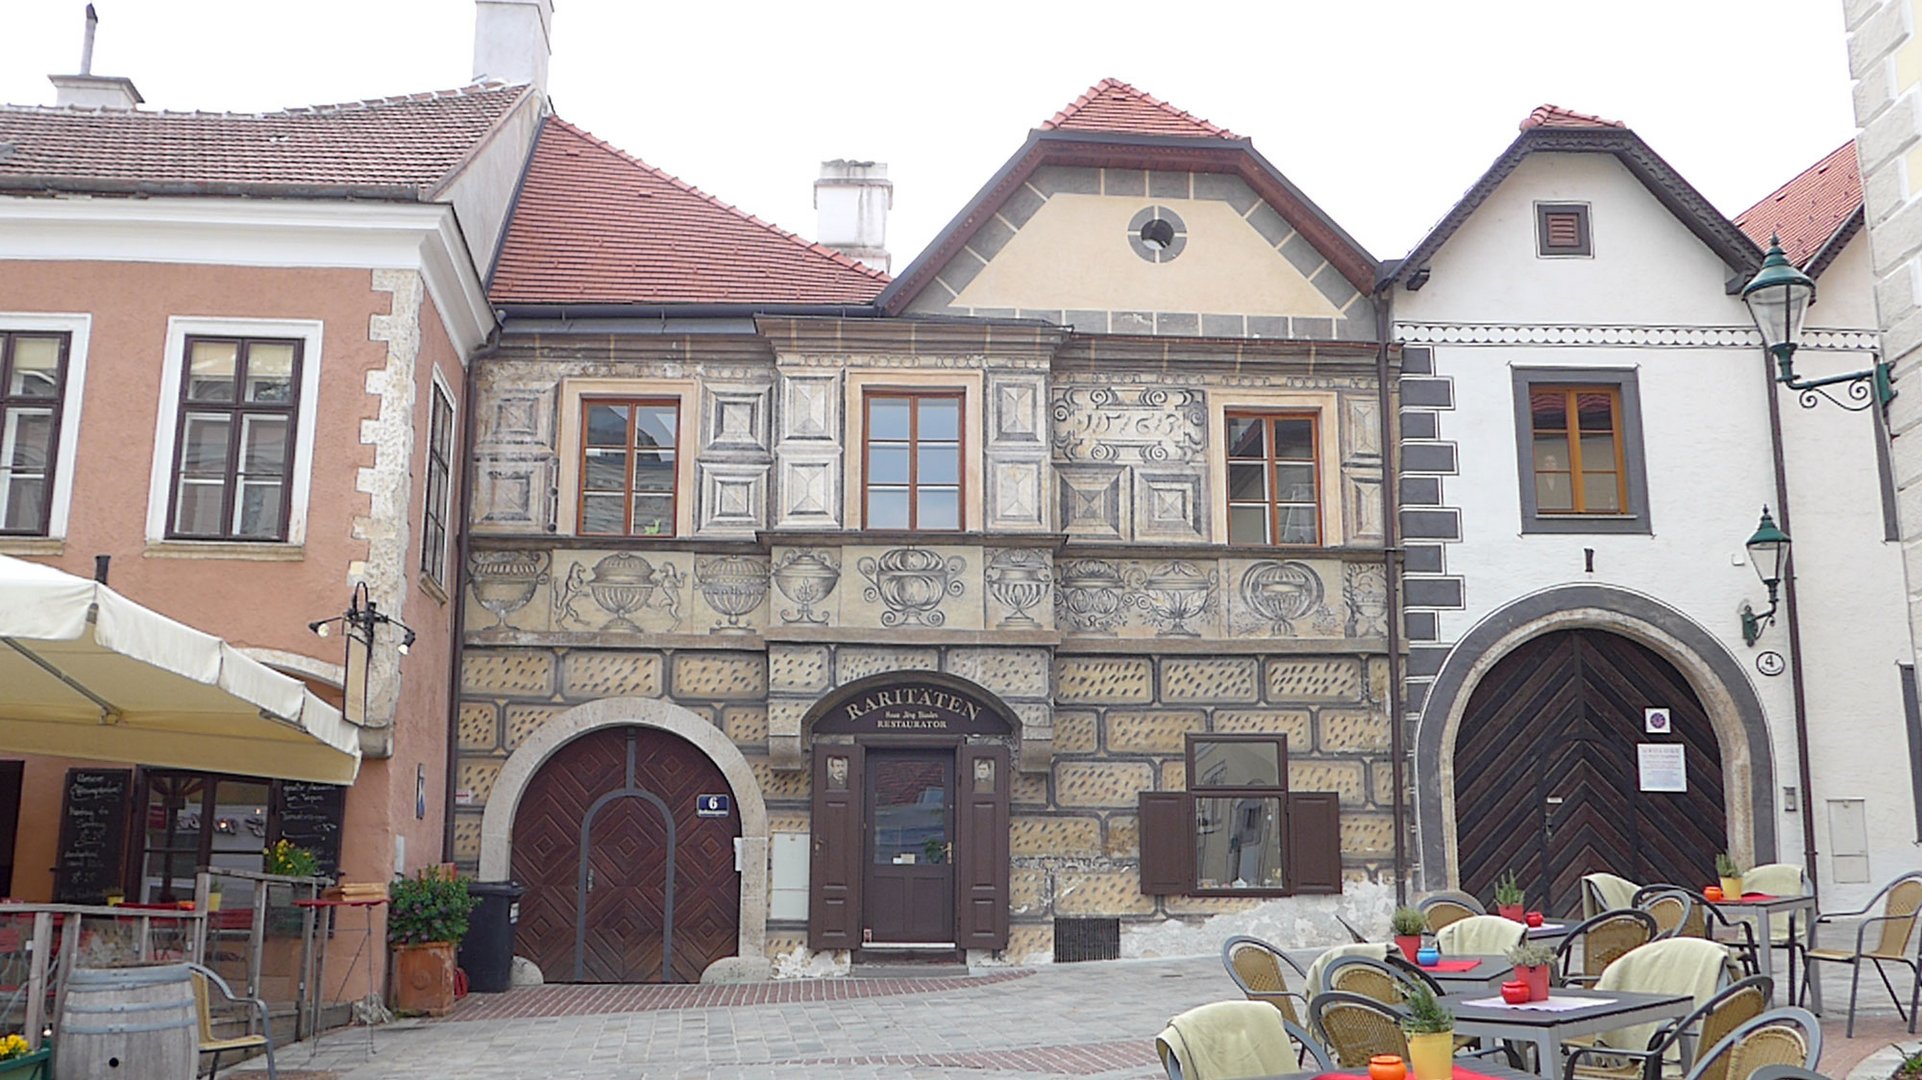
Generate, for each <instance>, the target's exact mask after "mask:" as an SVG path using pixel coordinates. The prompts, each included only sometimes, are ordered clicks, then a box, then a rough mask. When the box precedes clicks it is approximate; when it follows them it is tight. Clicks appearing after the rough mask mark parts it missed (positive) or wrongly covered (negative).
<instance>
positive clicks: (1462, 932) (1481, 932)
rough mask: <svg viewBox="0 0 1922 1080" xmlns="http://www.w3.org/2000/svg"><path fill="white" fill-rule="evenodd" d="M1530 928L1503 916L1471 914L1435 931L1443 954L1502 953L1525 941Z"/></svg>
mask: <svg viewBox="0 0 1922 1080" xmlns="http://www.w3.org/2000/svg"><path fill="white" fill-rule="evenodd" d="M1527 933H1528V927H1526V926H1523V925H1522V924H1521V923H1518V922H1516V921H1515V920H1513V919H1504V918H1502V917H1501V916H1500V915H1471V916H1469V917H1468V918H1466V919H1462V920H1461V921H1459V922H1452V923H1449V924H1448V925H1447V926H1444V927H1442V928H1441V929H1440V930H1438V931H1436V933H1435V945H1436V947H1437V948H1439V949H1441V951H1442V955H1443V956H1500V955H1502V954H1503V953H1506V952H1507V951H1508V950H1510V949H1512V948H1514V947H1515V946H1517V945H1519V944H1521V943H1522V936H1523V935H1525V934H1527Z"/></svg>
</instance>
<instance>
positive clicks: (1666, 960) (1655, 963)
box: [1595, 938, 1772, 1049]
mask: <svg viewBox="0 0 1922 1080" xmlns="http://www.w3.org/2000/svg"><path fill="white" fill-rule="evenodd" d="M1729 981H1730V980H1729V963H1728V951H1727V950H1726V949H1723V948H1722V947H1721V946H1720V945H1717V944H1715V943H1714V942H1712V941H1703V940H1701V939H1700V938H1669V939H1667V940H1665V941H1651V942H1649V943H1648V944H1646V945H1642V946H1640V947H1639V948H1636V949H1632V950H1630V951H1629V952H1626V953H1624V954H1622V955H1621V956H1619V957H1617V958H1616V959H1615V960H1614V962H1612V963H1610V964H1609V965H1608V968H1607V970H1605V971H1603V972H1602V974H1601V977H1600V978H1598V979H1597V980H1596V982H1595V989H1596V990H1597V991H1599V992H1601V993H1603V994H1606V993H1607V992H1608V991H1610V990H1621V991H1628V992H1631V993H1642V994H1669V995H1679V994H1686V995H1688V997H1689V998H1690V999H1691V1000H1692V1001H1693V1002H1694V1005H1693V1008H1695V1009H1700V1008H1702V1007H1703V1006H1705V1005H1707V1004H1708V1003H1709V1002H1710V1001H1712V1000H1714V999H1715V996H1716V995H1717V994H1719V993H1721V992H1722V989H1723V988H1724V987H1726V986H1727V985H1728V984H1729ZM1771 989H1772V987H1771ZM1661 1028H1662V1025H1661V1024H1660V1023H1647V1024H1631V1025H1628V1026H1627V1027H1621V1028H1616V1029H1615V1030H1613V1031H1607V1032H1604V1033H1603V1034H1602V1035H1600V1036H1599V1037H1598V1038H1597V1041H1598V1042H1601V1043H1604V1044H1606V1045H1608V1046H1615V1047H1622V1048H1629V1049H1632V1048H1641V1047H1646V1046H1648V1044H1649V1042H1650V1041H1651V1040H1653V1039H1654V1038H1655V1036H1656V1033H1657V1032H1658V1031H1660V1030H1661Z"/></svg>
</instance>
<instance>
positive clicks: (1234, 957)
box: [1221, 934, 1308, 1026]
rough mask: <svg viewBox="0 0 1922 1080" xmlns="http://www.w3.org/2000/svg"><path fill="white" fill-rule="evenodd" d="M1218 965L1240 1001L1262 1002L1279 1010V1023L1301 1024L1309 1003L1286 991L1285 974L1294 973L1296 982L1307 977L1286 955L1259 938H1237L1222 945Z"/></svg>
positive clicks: (1238, 935)
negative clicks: (1234, 988)
mask: <svg viewBox="0 0 1922 1080" xmlns="http://www.w3.org/2000/svg"><path fill="white" fill-rule="evenodd" d="M1221 964H1222V966H1223V967H1225V968H1227V969H1228V977H1229V978H1231V979H1233V980H1234V981H1235V986H1236V987H1238V988H1239V989H1240V990H1241V993H1242V996H1243V997H1245V998H1247V999H1248V1000H1249V1001H1265V1002H1267V1003H1268V1004H1270V1005H1273V1006H1274V1007H1275V1008H1277V1009H1280V1010H1281V1018H1282V1019H1284V1020H1286V1021H1288V1022H1289V1023H1290V1024H1295V1025H1297V1026H1299V1025H1300V1024H1301V1009H1302V1008H1305V1007H1306V1006H1307V1004H1308V1003H1307V1001H1306V999H1304V998H1303V997H1302V996H1301V994H1300V993H1298V992H1296V991H1293V990H1290V989H1288V976H1287V972H1289V971H1293V972H1294V973H1295V977H1296V978H1299V979H1306V978H1307V977H1308V975H1307V973H1306V972H1304V971H1302V970H1301V965H1300V964H1297V963H1295V962H1294V961H1293V960H1290V959H1289V958H1288V954H1287V953H1284V952H1282V951H1281V950H1280V949H1277V948H1275V947H1274V946H1273V945H1270V944H1268V943H1267V942H1265V941H1263V940H1261V939H1260V938H1258V937H1249V936H1248V935H1246V934H1237V935H1235V936H1234V937H1231V938H1229V939H1228V940H1227V941H1225V942H1223V943H1222V945H1221ZM1297 1003H1299V1005H1298V1004H1297Z"/></svg>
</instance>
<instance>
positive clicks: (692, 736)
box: [480, 697, 768, 960]
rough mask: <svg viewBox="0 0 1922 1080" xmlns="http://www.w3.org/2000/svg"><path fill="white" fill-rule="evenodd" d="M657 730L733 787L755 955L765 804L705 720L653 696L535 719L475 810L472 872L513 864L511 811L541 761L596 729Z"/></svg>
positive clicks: (763, 890)
mask: <svg viewBox="0 0 1922 1080" xmlns="http://www.w3.org/2000/svg"><path fill="white" fill-rule="evenodd" d="M626 725H638V726H641V727H652V728H659V729H660V730H662V731H667V732H671V733H673V734H675V735H678V736H680V737H681V738H683V739H686V740H687V741H688V742H690V743H693V744H694V746H695V747H696V748H698V749H699V750H700V751H701V752H702V753H703V754H705V755H707V757H708V758H709V759H710V760H712V761H713V762H714V764H715V765H717V766H718V767H719V768H720V770H721V774H722V775H723V776H725V777H727V782H728V785H729V786H730V787H732V788H733V789H734V800H735V805H736V808H737V809H738V811H739V813H740V815H741V923H740V925H741V930H740V954H739V955H740V956H742V957H744V958H751V959H757V960H758V959H760V958H761V957H762V956H763V955H764V954H765V952H766V948H767V905H768V894H767V889H768V881H767V858H768V823H767V802H766V801H765V800H764V799H763V798H762V797H761V785H760V784H759V782H757V781H756V780H755V778H754V770H753V769H751V768H749V767H748V763H747V759H746V758H744V757H742V756H741V751H740V750H739V749H737V748H736V747H735V745H734V744H733V743H732V742H729V741H728V739H727V737H726V736H725V735H723V734H721V732H720V730H719V729H717V728H715V726H714V725H713V724H711V723H709V722H708V721H706V720H704V719H702V718H701V717H699V716H697V715H695V714H694V713H692V712H689V711H688V710H686V709H684V708H681V707H680V706H679V705H675V704H672V703H670V702H666V701H661V700H658V699H655V698H627V697H623V698H604V699H602V700H600V701H592V702H589V703H587V704H585V705H577V706H575V707H574V708H572V709H569V710H567V711H566V712H564V713H561V714H560V715H559V716H556V717H554V718H553V719H552V720H549V721H548V722H547V723H545V724H543V725H542V726H541V727H540V729H539V730H538V731H536V732H535V733H534V734H533V735H532V736H531V737H529V738H528V740H527V741H526V742H524V743H522V744H521V745H520V746H519V747H517V748H516V749H515V750H514V752H513V754H511V755H510V756H509V757H508V759H507V762H506V763H505V764H504V765H502V766H501V771H500V776H499V778H498V779H497V780H495V782H494V790H493V793H492V795H491V796H490V797H489V798H488V800H487V808H486V810H485V811H483V812H482V814H481V850H480V877H481V880H483V881H500V880H504V879H505V878H506V877H507V876H508V873H509V867H511V866H512V864H513V854H514V853H513V834H514V813H515V811H516V810H517V809H518V808H519V806H520V802H521V797H522V796H523V795H525V794H526V793H527V786H528V784H529V782H531V781H532V780H533V778H534V774H535V773H536V772H538V771H539V770H540V767H541V765H542V764H544V763H545V762H546V761H547V759H548V758H550V757H552V756H553V755H554V752H555V751H557V750H559V749H560V748H561V747H562V746H564V745H566V744H567V743H568V742H570V741H571V740H573V739H575V738H577V737H579V736H581V735H585V734H587V733H588V732H590V731H597V730H600V729H601V728H608V727H620V726H626Z"/></svg>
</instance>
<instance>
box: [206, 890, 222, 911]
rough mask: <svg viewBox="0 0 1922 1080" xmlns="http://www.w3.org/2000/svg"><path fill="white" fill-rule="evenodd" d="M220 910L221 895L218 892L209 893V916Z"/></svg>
mask: <svg viewBox="0 0 1922 1080" xmlns="http://www.w3.org/2000/svg"><path fill="white" fill-rule="evenodd" d="M219 910H220V894H219V893H217V892H210V893H208V894H207V914H209V915H211V914H213V913H214V912H216V911H219Z"/></svg>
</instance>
